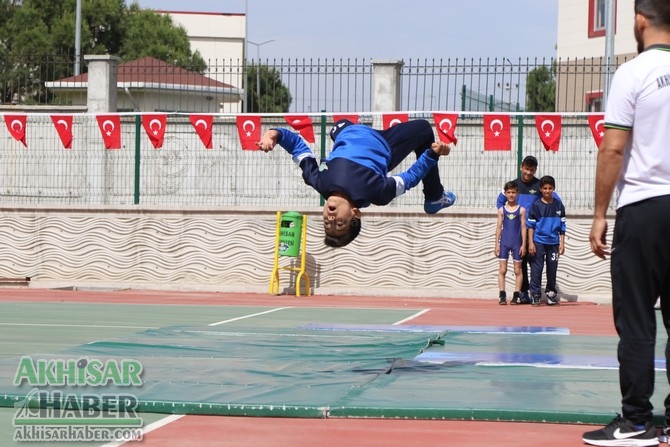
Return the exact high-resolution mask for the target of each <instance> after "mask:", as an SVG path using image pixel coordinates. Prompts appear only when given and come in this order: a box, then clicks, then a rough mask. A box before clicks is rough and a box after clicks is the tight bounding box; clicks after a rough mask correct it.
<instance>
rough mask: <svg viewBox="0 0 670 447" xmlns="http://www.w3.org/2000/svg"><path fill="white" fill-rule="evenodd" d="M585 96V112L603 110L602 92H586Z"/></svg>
mask: <svg viewBox="0 0 670 447" xmlns="http://www.w3.org/2000/svg"><path fill="white" fill-rule="evenodd" d="M585 96H586V111H587V112H602V111H603V110H602V108H603V92H588V93H586V95H585Z"/></svg>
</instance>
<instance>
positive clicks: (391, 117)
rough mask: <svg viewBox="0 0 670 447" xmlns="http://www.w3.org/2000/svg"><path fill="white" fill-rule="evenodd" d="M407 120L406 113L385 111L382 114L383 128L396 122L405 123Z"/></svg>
mask: <svg viewBox="0 0 670 447" xmlns="http://www.w3.org/2000/svg"><path fill="white" fill-rule="evenodd" d="M407 121H409V115H408V114H406V113H387V114H385V115H382V127H383V128H384V130H386V129H388V128H389V127H393V126H395V125H396V124H400V123H406V122H407Z"/></svg>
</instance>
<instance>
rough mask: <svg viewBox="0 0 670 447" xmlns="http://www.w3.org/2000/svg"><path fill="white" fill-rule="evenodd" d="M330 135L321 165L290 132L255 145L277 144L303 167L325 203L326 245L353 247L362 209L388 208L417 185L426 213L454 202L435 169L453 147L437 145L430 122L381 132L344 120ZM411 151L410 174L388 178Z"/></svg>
mask: <svg viewBox="0 0 670 447" xmlns="http://www.w3.org/2000/svg"><path fill="white" fill-rule="evenodd" d="M330 137H331V139H332V140H333V142H334V144H333V149H332V151H331V153H330V155H329V156H328V158H326V159H325V160H322V161H321V163H320V164H319V163H317V161H316V158H315V157H314V154H313V153H312V151H311V149H310V148H309V147H308V146H307V145H306V144H305V142H304V141H303V139H302V138H301V137H300V136H299V135H298V134H296V133H295V132H291V131H289V130H287V129H270V130H268V131H267V132H266V133H265V134H264V135H263V137H262V138H261V141H259V142H258V143H256V145H257V146H258V147H259V149H261V150H263V151H265V152H268V151H271V150H272V149H273V148H274V147H275V145H276V144H279V145H280V146H281V147H283V148H284V149H285V150H286V152H288V153H289V154H290V155H291V157H292V158H293V161H294V162H295V163H296V164H297V165H298V166H300V169H302V178H303V179H304V180H305V183H307V184H308V185H309V186H311V187H312V188H314V189H315V190H316V191H318V192H319V194H321V196H322V197H323V198H324V199H325V202H326V203H325V205H324V207H323V229H324V231H325V233H326V237H325V239H324V242H325V244H326V245H329V246H331V247H342V246H344V245H347V244H348V243H350V242H351V241H352V240H354V239H355V238H356V236H358V234H359V233H360V231H361V211H360V208H364V207H366V206H369V205H371V204H373V205H386V204H388V203H389V202H391V200H393V199H394V198H396V197H398V196H400V195H401V194H404V193H405V192H406V191H408V190H409V189H411V188H413V187H415V186H416V185H418V184H419V182H423V194H424V197H425V201H424V205H423V209H424V211H425V212H426V213H427V214H435V213H437V212H438V211H440V210H441V209H442V208H447V207H449V206H451V205H453V204H454V202H455V201H456V195H455V194H454V193H453V192H450V191H445V190H444V187H443V186H442V183H441V182H440V174H439V171H438V168H437V161H438V159H439V158H440V156H441V155H449V151H450V150H451V147H450V146H449V145H447V144H445V143H442V142H439V141H438V142H436V141H435V134H434V132H433V128H432V127H431V125H430V123H429V122H428V121H426V120H413V121H408V122H405V123H400V124H396V125H395V126H392V127H390V128H388V129H386V130H381V131H380V130H375V129H372V128H371V127H368V126H366V125H363V124H354V123H352V122H351V121H349V120H340V121H338V122H336V123H335V125H334V126H333V128H332V129H331V131H330ZM412 152H414V153H415V154H416V157H417V160H416V162H414V164H412V166H410V168H409V169H408V170H407V171H405V172H402V173H399V174H396V175H393V176H389V175H388V173H389V172H390V171H391V170H393V169H394V168H395V167H396V166H398V165H399V164H400V162H402V161H403V160H404V159H405V158H406V157H407V156H408V155H409V154H410V153H412Z"/></svg>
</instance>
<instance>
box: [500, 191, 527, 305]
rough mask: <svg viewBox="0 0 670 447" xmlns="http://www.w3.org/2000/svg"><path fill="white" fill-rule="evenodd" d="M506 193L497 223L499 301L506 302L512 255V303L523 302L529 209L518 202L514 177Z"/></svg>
mask: <svg viewBox="0 0 670 447" xmlns="http://www.w3.org/2000/svg"><path fill="white" fill-rule="evenodd" d="M504 191H505V197H507V202H506V203H505V204H504V205H503V206H502V207H501V208H500V209H499V210H498V223H497V225H496V246H495V254H496V257H497V258H498V261H499V264H500V265H499V268H498V288H499V289H500V294H499V295H498V304H507V292H505V275H506V274H507V262H508V260H509V257H510V255H512V262H514V286H515V287H514V294H513V295H512V303H514V304H519V303H520V299H521V298H520V290H521V285H522V283H523V278H522V271H521V260H522V259H523V257H524V255H525V254H526V209H525V208H524V207H522V206H521V205H519V203H518V202H517V196H518V195H519V185H518V184H517V182H516V181H514V180H511V181H509V182H507V183H505V188H504Z"/></svg>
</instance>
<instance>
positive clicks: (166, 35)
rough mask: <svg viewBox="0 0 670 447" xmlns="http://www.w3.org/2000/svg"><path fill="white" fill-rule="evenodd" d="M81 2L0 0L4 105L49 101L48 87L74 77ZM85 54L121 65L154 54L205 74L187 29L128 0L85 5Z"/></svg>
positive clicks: (0, 73) (1, 96) (92, 1)
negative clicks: (118, 60)
mask: <svg viewBox="0 0 670 447" xmlns="http://www.w3.org/2000/svg"><path fill="white" fill-rule="evenodd" d="M76 1H77V0H62V1H53V0H0V101H2V102H9V101H20V102H25V103H32V102H39V103H45V102H49V101H50V99H51V98H50V97H49V96H48V92H46V90H45V88H44V83H45V82H47V81H53V80H56V79H60V78H63V77H67V76H71V75H72V74H73V69H74V68H73V67H74V53H75V49H74V47H75V42H74V36H75V26H76V17H75V16H76ZM81 15H82V29H81V48H80V49H81V54H82V55H83V54H113V55H117V56H119V57H121V59H122V60H123V61H127V60H132V59H136V58H138V57H142V56H153V57H156V58H157V59H161V60H164V61H166V62H169V63H171V64H174V63H175V62H176V65H179V66H181V67H183V68H187V69H189V70H193V71H198V72H202V71H204V69H205V68H206V66H207V65H206V63H205V61H204V60H203V59H202V57H201V56H200V55H199V53H197V52H196V53H195V54H193V53H191V50H190V46H189V41H188V37H187V36H186V31H185V30H184V29H183V28H181V27H177V26H175V25H174V24H173V23H172V20H171V19H170V18H169V17H167V16H162V15H160V14H157V13H155V12H153V11H150V10H140V8H139V6H138V5H137V3H133V4H132V5H131V6H130V8H128V7H127V6H126V4H125V0H86V1H84V2H82V11H81Z"/></svg>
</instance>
